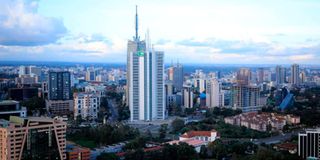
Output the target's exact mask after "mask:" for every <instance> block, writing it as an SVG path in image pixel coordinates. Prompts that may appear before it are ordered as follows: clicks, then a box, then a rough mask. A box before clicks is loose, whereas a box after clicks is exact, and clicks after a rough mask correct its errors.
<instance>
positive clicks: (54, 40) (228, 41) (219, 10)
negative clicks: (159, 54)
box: [0, 0, 320, 64]
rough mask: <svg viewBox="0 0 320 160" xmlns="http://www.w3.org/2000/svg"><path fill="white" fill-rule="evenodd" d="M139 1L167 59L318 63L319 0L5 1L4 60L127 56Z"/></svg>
mask: <svg viewBox="0 0 320 160" xmlns="http://www.w3.org/2000/svg"><path fill="white" fill-rule="evenodd" d="M136 4H137V5H138V7H139V22H140V23H139V34H140V36H141V37H142V38H143V37H144V35H145V32H146V31H147V29H149V30H150V37H151V40H152V43H154V46H155V48H156V49H157V50H163V51H164V52H165V57H166V58H165V60H166V62H171V61H176V60H177V59H179V61H180V62H183V63H207V64H291V63H301V64H319V62H320V52H319V51H320V1H318V0H303V1H302V0H281V1H279V0H261V1H255V0H223V1H221V0H174V1H173V0H152V1H150V0H67V1H66V0H2V1H1V4H0V60H19V61H21V60H31V61H79V62H106V63H107V62H125V60H126V43H127V40H128V39H131V38H132V36H133V35H134V14H135V13H134V12H135V5H136Z"/></svg>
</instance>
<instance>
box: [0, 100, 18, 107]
mask: <svg viewBox="0 0 320 160" xmlns="http://www.w3.org/2000/svg"><path fill="white" fill-rule="evenodd" d="M15 104H19V102H18V101H14V100H4V101H0V106H2V105H15Z"/></svg>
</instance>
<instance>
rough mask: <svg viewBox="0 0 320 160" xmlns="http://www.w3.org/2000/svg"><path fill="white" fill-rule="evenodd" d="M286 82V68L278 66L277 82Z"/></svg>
mask: <svg viewBox="0 0 320 160" xmlns="http://www.w3.org/2000/svg"><path fill="white" fill-rule="evenodd" d="M285 82H286V68H284V67H282V66H276V84H278V85H279V84H283V83H285Z"/></svg>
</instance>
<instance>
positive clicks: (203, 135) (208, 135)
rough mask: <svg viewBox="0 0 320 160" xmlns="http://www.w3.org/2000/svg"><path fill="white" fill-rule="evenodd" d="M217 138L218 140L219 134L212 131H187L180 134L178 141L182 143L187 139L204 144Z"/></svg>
mask: <svg viewBox="0 0 320 160" xmlns="http://www.w3.org/2000/svg"><path fill="white" fill-rule="evenodd" d="M217 138H220V136H219V133H218V132H217V131H216V130H214V129H213V130H211V131H189V132H186V133H184V134H182V135H181V136H180V137H179V140H180V141H183V140H188V139H196V140H201V141H204V142H213V141H215V140H216V139H217Z"/></svg>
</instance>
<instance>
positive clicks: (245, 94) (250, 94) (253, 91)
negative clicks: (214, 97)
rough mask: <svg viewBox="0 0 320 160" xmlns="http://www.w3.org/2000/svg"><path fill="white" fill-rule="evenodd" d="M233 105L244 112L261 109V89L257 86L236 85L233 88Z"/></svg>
mask: <svg viewBox="0 0 320 160" xmlns="http://www.w3.org/2000/svg"><path fill="white" fill-rule="evenodd" d="M231 94H232V96H231V106H233V107H234V108H236V109H241V110H242V112H252V111H259V110H260V109H261V105H260V89H259V87H257V86H248V85H234V86H232V88H231Z"/></svg>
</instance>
